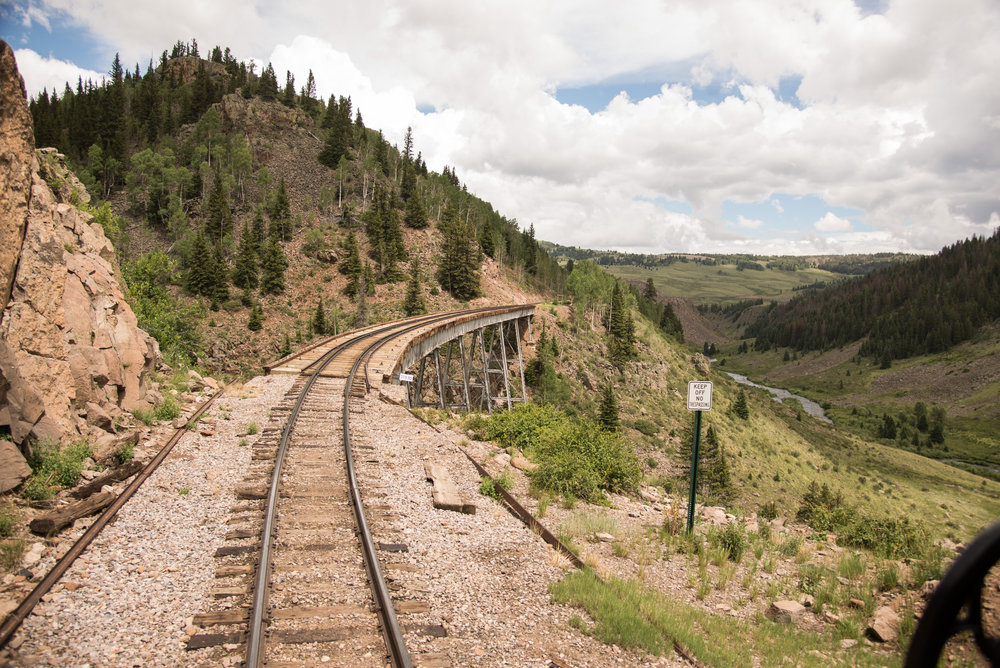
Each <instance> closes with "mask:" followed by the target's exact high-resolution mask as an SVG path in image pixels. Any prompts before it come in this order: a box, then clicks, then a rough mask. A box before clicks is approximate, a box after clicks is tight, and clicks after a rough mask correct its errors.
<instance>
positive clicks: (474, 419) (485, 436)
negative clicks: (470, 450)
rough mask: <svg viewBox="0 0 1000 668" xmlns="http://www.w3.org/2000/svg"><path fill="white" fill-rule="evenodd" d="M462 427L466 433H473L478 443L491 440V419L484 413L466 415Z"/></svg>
mask: <svg viewBox="0 0 1000 668" xmlns="http://www.w3.org/2000/svg"><path fill="white" fill-rule="evenodd" d="M462 427H463V428H464V429H465V430H466V431H469V432H472V437H473V438H474V439H476V440H477V441H486V440H489V439H490V435H489V429H490V419H489V417H488V416H486V415H483V414H482V413H469V414H468V415H466V416H465V418H464V419H463V420H462Z"/></svg>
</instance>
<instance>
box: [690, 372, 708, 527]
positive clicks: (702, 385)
mask: <svg viewBox="0 0 1000 668" xmlns="http://www.w3.org/2000/svg"><path fill="white" fill-rule="evenodd" d="M687 407H688V410H689V411H694V443H692V445H691V488H690V491H689V492H688V518H687V519H688V521H687V532H688V533H691V532H692V531H693V530H694V496H695V490H696V489H697V487H698V449H699V447H700V446H701V413H702V411H710V410H712V383H710V382H708V381H701V380H692V381H691V382H690V383H688V401H687Z"/></svg>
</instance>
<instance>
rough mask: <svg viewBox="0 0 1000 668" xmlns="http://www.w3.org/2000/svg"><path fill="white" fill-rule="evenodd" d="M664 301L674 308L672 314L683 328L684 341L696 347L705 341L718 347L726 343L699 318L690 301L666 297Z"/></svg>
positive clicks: (699, 315)
mask: <svg viewBox="0 0 1000 668" xmlns="http://www.w3.org/2000/svg"><path fill="white" fill-rule="evenodd" d="M664 301H665V302H667V303H668V304H670V305H671V306H673V307H674V313H676V314H677V317H678V319H680V321H681V326H682V327H683V328H684V340H685V341H687V342H688V343H691V344H695V345H698V344H702V343H704V342H706V341H707V342H708V343H714V344H716V345H718V344H720V343H725V342H726V341H727V339H726V337H724V336H722V335H721V334H719V333H718V332H716V331H715V330H714V329H712V326H711V325H710V324H709V323H708V322H707V321H706V320H705V319H704V318H702V317H701V314H700V313H698V309H696V308H695V307H694V304H692V303H691V300H690V299H685V298H683V297H667V298H665V299H664Z"/></svg>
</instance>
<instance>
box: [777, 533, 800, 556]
mask: <svg viewBox="0 0 1000 668" xmlns="http://www.w3.org/2000/svg"><path fill="white" fill-rule="evenodd" d="M801 548H802V536H789V537H788V538H786V539H785V540H783V541H781V544H780V545H778V552H780V553H781V556H783V557H794V556H795V555H797V554H798V553H799V550H800V549H801Z"/></svg>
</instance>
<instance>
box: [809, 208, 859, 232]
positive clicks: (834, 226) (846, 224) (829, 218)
mask: <svg viewBox="0 0 1000 668" xmlns="http://www.w3.org/2000/svg"><path fill="white" fill-rule="evenodd" d="M813 227H815V228H816V229H817V230H819V231H820V232H850V231H851V221H849V220H847V219H846V218H840V217H839V216H836V215H835V214H834V213H833V212H830V211H828V212H827V213H826V215H825V216H823V217H822V218H820V219H819V220H817V221H816V223H815V224H814V225H813Z"/></svg>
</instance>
